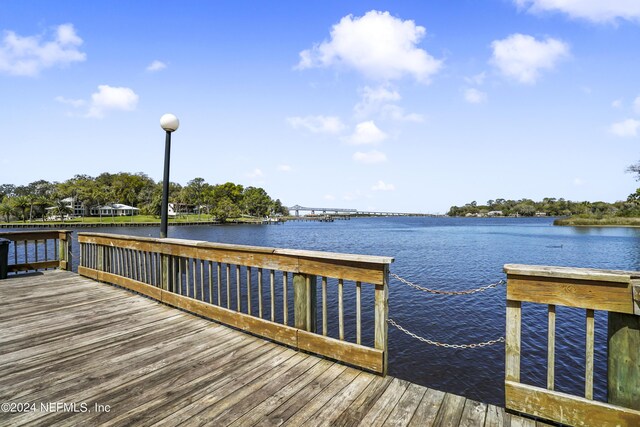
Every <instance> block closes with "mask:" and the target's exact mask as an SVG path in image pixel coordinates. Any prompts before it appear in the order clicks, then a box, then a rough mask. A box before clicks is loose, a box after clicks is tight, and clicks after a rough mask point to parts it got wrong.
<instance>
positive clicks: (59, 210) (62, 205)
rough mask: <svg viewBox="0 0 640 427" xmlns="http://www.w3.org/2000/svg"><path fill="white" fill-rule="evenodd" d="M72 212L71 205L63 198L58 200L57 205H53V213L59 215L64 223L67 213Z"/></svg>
mask: <svg viewBox="0 0 640 427" xmlns="http://www.w3.org/2000/svg"><path fill="white" fill-rule="evenodd" d="M71 212H73V211H72V210H71V208H70V207H69V205H67V203H66V202H63V201H62V199H58V200H56V202H55V205H54V207H53V213H54V214H55V215H58V216H59V217H60V219H61V221H62V222H63V223H64V217H65V216H66V215H69V214H70V213H71Z"/></svg>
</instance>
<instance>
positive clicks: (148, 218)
mask: <svg viewBox="0 0 640 427" xmlns="http://www.w3.org/2000/svg"><path fill="white" fill-rule="evenodd" d="M194 222H195V223H197V222H207V223H211V222H215V220H213V219H211V217H210V216H208V215H201V216H200V217H198V215H193V214H192V215H180V217H178V218H169V225H171V224H181V223H194ZM227 222H231V223H256V222H262V219H261V218H248V217H243V218H229V219H227ZM26 224H30V225H38V224H43V225H44V224H46V225H47V226H48V225H60V226H65V225H67V226H73V225H75V224H101V225H104V226H109V225H110V224H123V225H124V224H158V225H159V224H160V217H158V216H153V215H134V216H116V217H107V216H103V217H102V218H100V217H85V218H73V219H67V220H65V221H64V222H62V221H42V220H35V219H34V220H32V221H17V220H16V221H11V222H4V221H0V225H4V226H14V227H16V228H19V227H21V226H24V225H26Z"/></svg>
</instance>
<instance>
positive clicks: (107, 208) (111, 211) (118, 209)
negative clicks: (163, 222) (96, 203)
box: [91, 203, 140, 216]
mask: <svg viewBox="0 0 640 427" xmlns="http://www.w3.org/2000/svg"><path fill="white" fill-rule="evenodd" d="M139 212H140V209H138V208H134V207H133V206H128V205H123V204H122V203H111V204H107V205H104V206H100V207H96V208H91V215H94V216H97V215H102V216H133V215H138V214H139Z"/></svg>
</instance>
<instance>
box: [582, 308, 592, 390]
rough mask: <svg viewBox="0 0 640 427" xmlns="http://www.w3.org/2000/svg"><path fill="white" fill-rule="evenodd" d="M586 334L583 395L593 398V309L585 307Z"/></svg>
mask: <svg viewBox="0 0 640 427" xmlns="http://www.w3.org/2000/svg"><path fill="white" fill-rule="evenodd" d="M586 317H587V334H586V335H587V336H586V341H587V345H586V355H585V356H586V357H585V374H584V397H585V398H587V399H591V400H593V345H594V340H595V335H594V332H595V330H594V329H595V319H594V310H592V309H587V316H586Z"/></svg>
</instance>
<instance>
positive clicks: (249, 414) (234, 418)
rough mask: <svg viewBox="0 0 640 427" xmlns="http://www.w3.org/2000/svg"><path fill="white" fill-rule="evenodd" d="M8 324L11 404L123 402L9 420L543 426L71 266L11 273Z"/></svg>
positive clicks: (3, 301) (3, 287)
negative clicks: (271, 338)
mask: <svg viewBox="0 0 640 427" xmlns="http://www.w3.org/2000/svg"><path fill="white" fill-rule="evenodd" d="M0 324H2V325H3V328H2V329H0V354H1V356H0V399H1V400H2V401H8V402H25V401H29V402H37V403H38V404H39V403H41V402H66V403H73V402H76V403H78V404H79V403H82V402H85V403H88V404H90V405H93V404H94V403H100V404H106V405H110V406H111V410H110V411H109V412H104V411H103V412H96V411H95V410H93V409H94V408H93V406H91V408H90V409H91V410H90V411H88V412H79V413H74V412H69V411H37V412H29V413H22V414H10V413H0V425H23V424H38V425H42V424H58V425H69V426H71V425H78V424H84V425H113V426H125V425H140V426H144V425H153V424H158V423H160V424H163V425H185V424H189V425H235V426H244V425H259V426H274V425H283V424H284V425H291V426H298V425H302V424H304V425H305V426H307V425H309V426H314V425H315V426H319V425H332V426H334V425H335V426H354V425H362V426H372V425H383V424H384V425H393V426H406V425H419V426H428V425H458V424H460V425H470V426H471V425H482V424H480V422H481V420H482V421H483V422H485V420H484V419H485V416H486V422H485V425H487V426H510V424H512V425H519V426H534V425H536V424H535V422H534V421H532V420H529V419H524V418H521V417H517V416H512V415H509V414H506V413H505V412H504V410H503V409H502V408H498V407H495V406H493V405H484V404H481V403H478V402H474V401H471V400H466V399H465V398H463V397H460V396H455V395H451V394H446V393H443V392H439V391H436V390H431V389H427V388H425V387H422V386H419V385H416V384H410V383H407V382H406V381H402V380H398V379H394V378H392V377H380V376H377V375H373V374H370V373H367V372H362V371H359V370H357V369H353V368H349V367H345V366H344V365H340V364H338V363H335V362H332V361H329V360H323V359H321V358H318V357H315V356H312V355H308V354H304V353H300V352H296V351H294V350H292V349H288V348H286V347H282V346H279V345H277V344H274V343H271V342H268V341H265V340H262V339H260V338H256V337H254V336H251V335H247V334H244V333H242V332H240V331H237V330H233V329H231V328H228V327H226V326H223V325H219V324H216V323H213V322H209V321H207V320H204V319H201V318H198V317H195V316H193V315H191V314H189V313H185V312H182V311H179V310H176V309H174V308H171V307H167V306H165V305H162V304H159V303H157V302H155V301H152V300H150V299H147V298H144V297H141V296H139V295H136V294H134V293H131V292H129V291H126V290H123V289H120V288H117V287H114V286H109V285H105V284H100V283H98V282H95V281H93V280H90V279H87V278H83V277H80V276H78V275H76V274H73V273H71V272H63V271H47V272H44V273H42V274H29V275H20V276H15V277H12V278H10V279H7V280H6V281H2V282H0ZM532 423H533V424H532Z"/></svg>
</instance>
